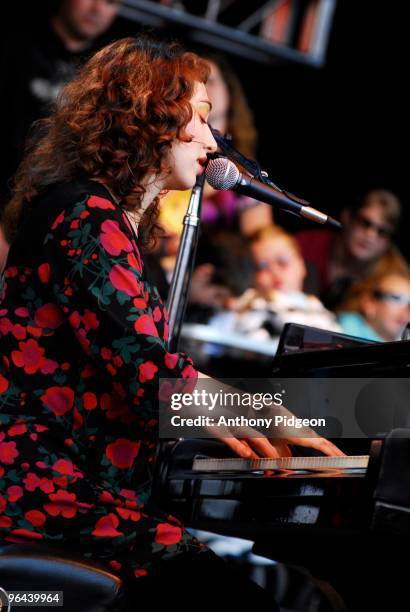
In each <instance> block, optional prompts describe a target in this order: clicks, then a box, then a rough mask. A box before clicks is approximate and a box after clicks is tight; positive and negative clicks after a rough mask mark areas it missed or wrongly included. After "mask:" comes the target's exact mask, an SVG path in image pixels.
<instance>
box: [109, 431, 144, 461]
mask: <svg viewBox="0 0 410 612" xmlns="http://www.w3.org/2000/svg"><path fill="white" fill-rule="evenodd" d="M140 444H141V442H140V441H139V440H138V441H137V442H133V441H132V440H127V439H126V438H119V439H118V440H115V442H111V444H108V446H107V448H106V449H105V454H106V455H107V457H108V459H109V460H110V461H111V463H112V465H113V466H114V467H117V468H121V469H126V468H130V467H131V466H132V464H133V463H134V459H135V457H136V456H137V455H138V452H139V449H140Z"/></svg>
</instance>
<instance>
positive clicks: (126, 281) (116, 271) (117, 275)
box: [109, 264, 141, 297]
mask: <svg viewBox="0 0 410 612" xmlns="http://www.w3.org/2000/svg"><path fill="white" fill-rule="evenodd" d="M109 279H110V281H111V283H112V284H113V285H114V287H115V288H116V289H118V291H123V292H124V293H126V294H127V295H129V296H131V297H134V296H135V295H139V294H140V293H141V284H140V282H139V281H138V280H137V278H136V276H135V274H133V272H131V270H127V268H124V267H123V266H120V265H118V264H117V265H115V266H113V267H112V268H111V270H110V273H109Z"/></svg>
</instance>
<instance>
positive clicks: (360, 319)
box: [338, 272, 410, 341]
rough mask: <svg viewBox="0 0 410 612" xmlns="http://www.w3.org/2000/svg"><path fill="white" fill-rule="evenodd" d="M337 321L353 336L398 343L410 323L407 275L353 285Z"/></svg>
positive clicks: (388, 275)
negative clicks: (396, 341)
mask: <svg viewBox="0 0 410 612" xmlns="http://www.w3.org/2000/svg"><path fill="white" fill-rule="evenodd" d="M338 320H339V323H340V325H341V326H342V329H343V331H344V332H345V333H346V334H350V335H352V336H358V337H360V338H364V339H365V340H377V341H386V340H387V341H393V340H399V339H400V337H401V334H402V332H403V329H404V328H405V326H406V325H407V323H408V322H409V321H410V273H409V272H407V273H405V272H403V273H399V272H387V273H382V274H379V275H377V276H374V277H372V278H369V279H367V280H366V281H363V282H361V283H357V284H356V285H353V286H352V287H351V289H350V291H349V294H348V296H347V298H346V300H345V302H344V303H343V304H342V306H341V307H340V313H339V315H338Z"/></svg>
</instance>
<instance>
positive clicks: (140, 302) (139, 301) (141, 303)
mask: <svg viewBox="0 0 410 612" xmlns="http://www.w3.org/2000/svg"><path fill="white" fill-rule="evenodd" d="M132 303H133V304H134V306H135V308H137V309H138V310H145V309H146V308H147V306H148V304H147V302H146V301H145V300H144V299H143V298H135V299H134V300H133V301H132Z"/></svg>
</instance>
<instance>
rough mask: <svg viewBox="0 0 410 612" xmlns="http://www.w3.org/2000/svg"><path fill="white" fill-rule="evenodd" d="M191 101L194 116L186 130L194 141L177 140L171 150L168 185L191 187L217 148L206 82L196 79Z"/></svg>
mask: <svg viewBox="0 0 410 612" xmlns="http://www.w3.org/2000/svg"><path fill="white" fill-rule="evenodd" d="M190 102H191V105H192V119H191V121H190V122H189V123H188V125H187V126H186V128H185V131H186V134H187V135H188V136H189V137H190V138H191V142H182V141H180V140H175V141H174V142H173V144H172V147H171V153H170V165H171V173H170V174H169V175H168V176H167V178H166V181H165V185H164V187H163V188H164V189H178V190H185V189H191V188H192V187H193V186H194V185H195V181H196V177H197V176H198V175H199V174H201V173H202V172H203V171H204V165H205V163H206V161H207V154H208V153H213V152H214V151H216V149H217V144H216V142H215V139H214V137H213V136H212V132H211V130H210V129H209V126H208V123H207V121H208V116H209V113H210V110H211V103H210V101H209V98H208V94H207V91H206V87H205V85H204V84H203V83H199V82H197V83H196V85H195V89H194V94H193V96H192V98H191V101H190Z"/></svg>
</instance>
